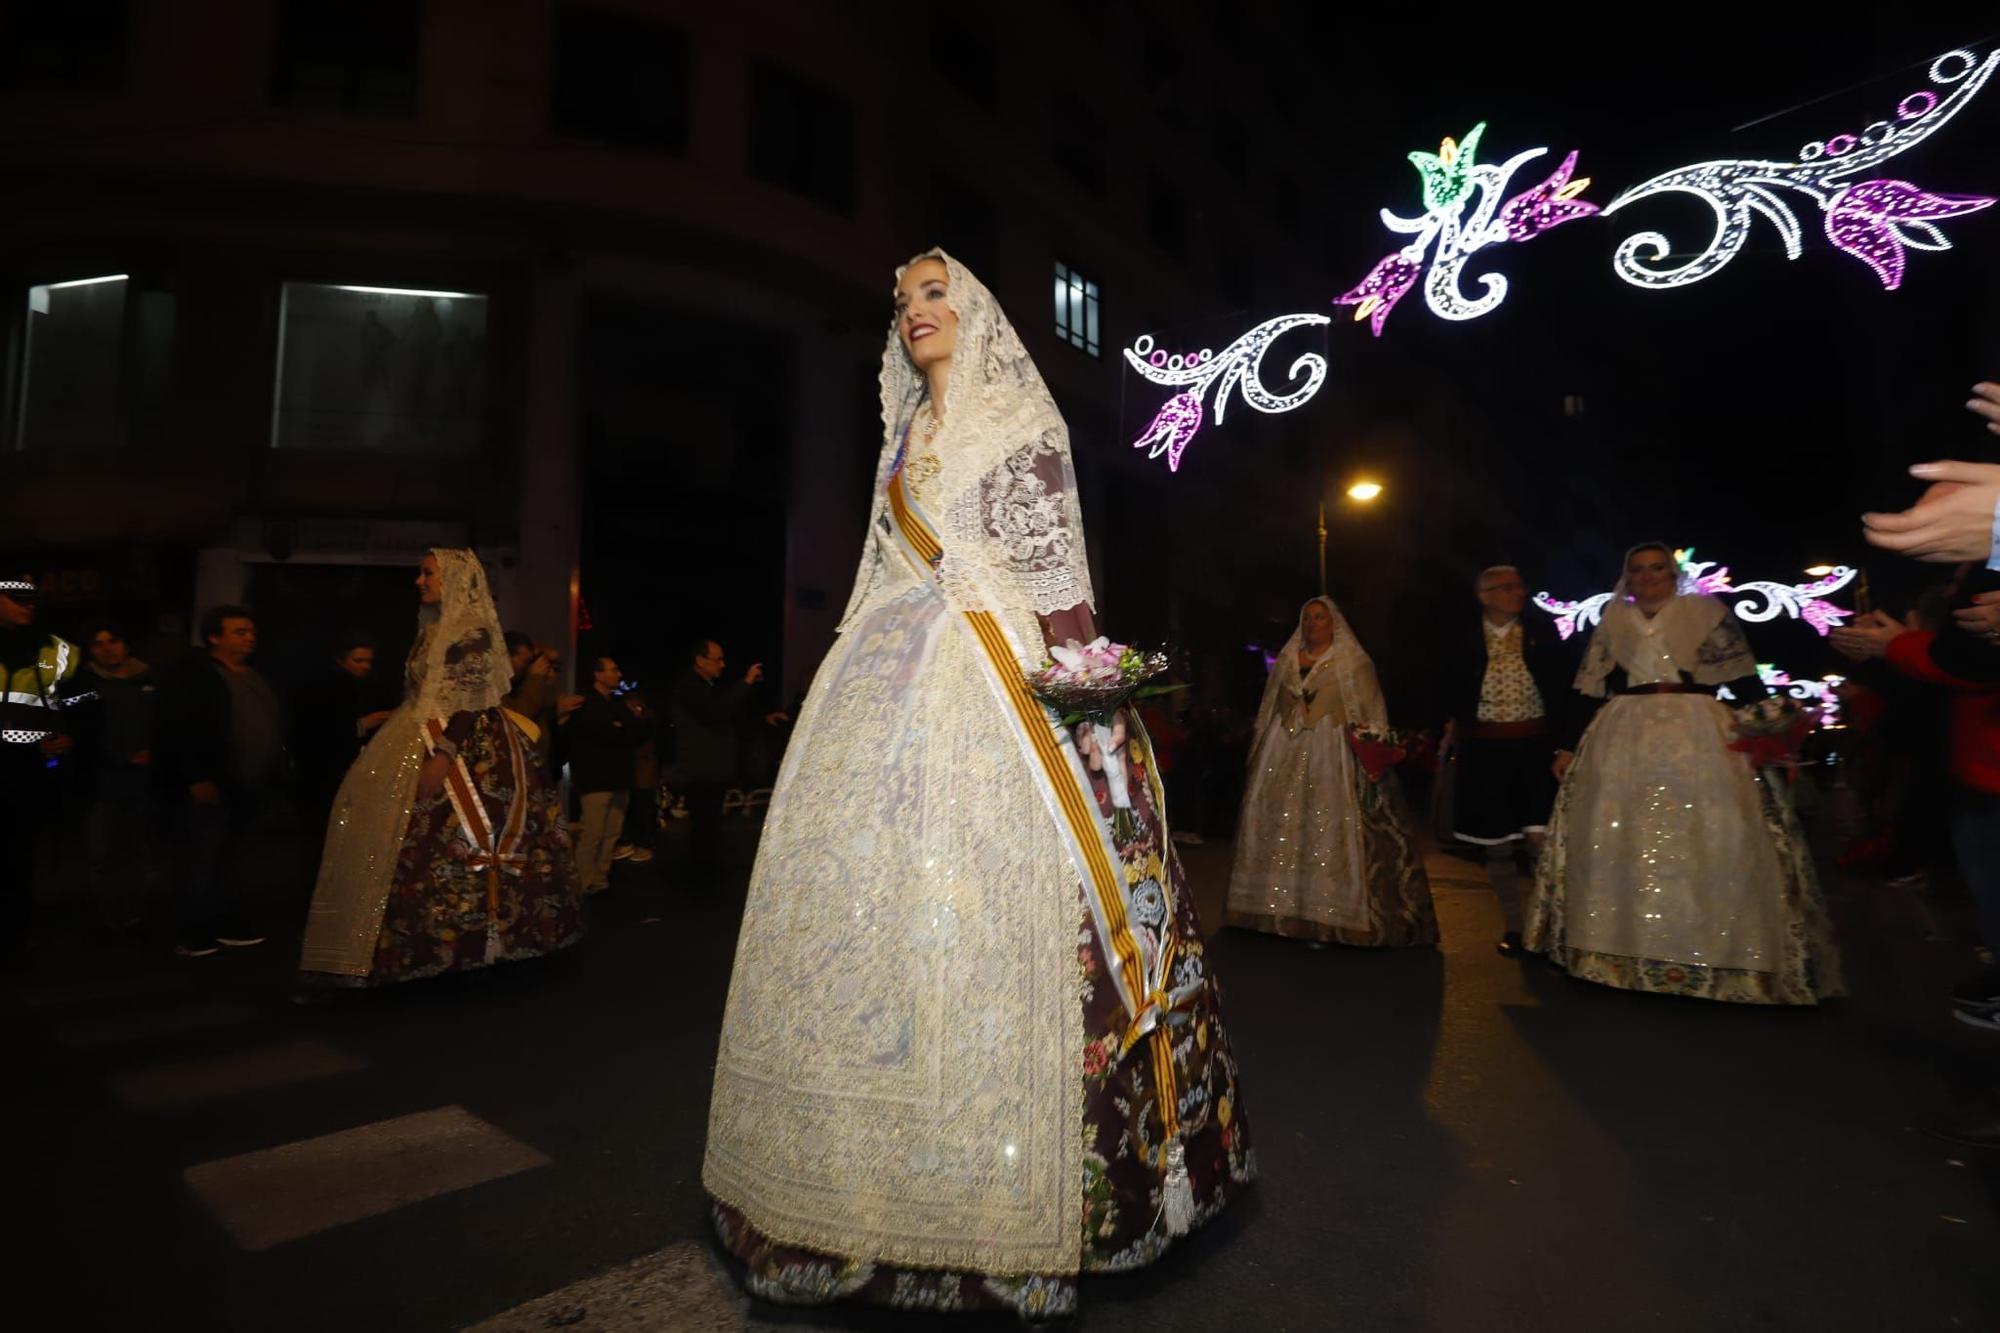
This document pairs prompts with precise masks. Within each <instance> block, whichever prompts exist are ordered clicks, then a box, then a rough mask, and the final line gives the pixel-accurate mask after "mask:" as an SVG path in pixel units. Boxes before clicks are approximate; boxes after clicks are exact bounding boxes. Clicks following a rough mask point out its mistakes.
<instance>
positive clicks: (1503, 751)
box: [1442, 565, 1570, 957]
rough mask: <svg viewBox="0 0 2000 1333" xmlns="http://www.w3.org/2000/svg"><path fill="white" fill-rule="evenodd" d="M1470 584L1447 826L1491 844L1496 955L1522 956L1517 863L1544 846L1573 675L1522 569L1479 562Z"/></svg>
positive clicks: (1453, 712) (1459, 658)
mask: <svg viewBox="0 0 2000 1333" xmlns="http://www.w3.org/2000/svg"><path fill="white" fill-rule="evenodd" d="M1473 591H1474V592H1475V593H1476V594H1477V595H1478V598H1479V605H1480V611H1481V614H1480V618H1479V632H1478V635H1477V637H1474V636H1473V635H1472V634H1471V633H1467V634H1466V635H1465V636H1464V639H1465V643H1464V647H1463V648H1462V649H1461V650H1460V651H1459V652H1458V653H1457V655H1456V657H1455V659H1454V673H1455V674H1454V676H1453V681H1452V687H1451V696H1450V698H1449V699H1448V700H1447V716H1448V717H1449V719H1450V720H1449V721H1448V722H1447V724H1446V726H1445V739H1444V745H1443V747H1442V748H1443V751H1444V758H1445V761H1446V764H1447V768H1446V771H1445V774H1444V775H1443V777H1444V778H1445V779H1446V780H1449V781H1451V782H1452V789H1451V799H1452V806H1451V808H1452V815H1453V818H1452V826H1451V829H1450V832H1451V833H1452V835H1453V836H1454V837H1456V838H1458V839H1459V840H1460V841H1461V842H1465V843H1470V844H1472V845H1473V846H1476V847H1480V848H1483V849H1484V850H1485V854H1486V869H1487V873H1488V875H1489V876H1490V877H1491V878H1492V881H1493V893H1494V896H1495V897H1497V898H1498V899H1499V900H1500V916H1501V920H1502V922H1503V929H1504V932H1505V933H1504V934H1502V935H1501V937H1500V952H1501V953H1503V954H1506V955H1507V956H1509V957H1516V956H1519V955H1520V954H1521V953H1522V946H1521V924H1522V910H1521V876H1522V873H1523V871H1524V870H1525V869H1526V867H1525V866H1523V865H1522V864H1521V861H1522V860H1523V859H1527V860H1532V858H1533V855H1534V853H1535V852H1536V851H1538V850H1539V849H1540V847H1541V841H1542V835H1543V833H1544V832H1545V831H1546V829H1547V827H1548V820H1549V811H1550V809H1551V808H1552V807H1553V806H1554V804H1555V794H1556V782H1555V775H1554V774H1553V773H1552V772H1551V771H1550V765H1551V764H1552V763H1553V762H1554V759H1555V750H1556V744H1557V739H1558V738H1557V735H1556V725H1555V723H1556V719H1557V717H1558V716H1559V714H1560V710H1561V709H1562V707H1563V704H1564V702H1565V700H1566V699H1567V697H1568V695H1569V692H1570V673H1569V671H1568V670H1567V666H1566V663H1565V660H1564V654H1563V652H1562V648H1561V645H1560V642H1559V640H1558V638H1557V635H1556V632H1555V627H1554V626H1552V625H1549V624H1546V623H1543V622H1537V621H1531V620H1529V619H1527V618H1526V617H1525V615H1524V613H1525V612H1526V610H1527V607H1528V587H1527V584H1526V583H1524V582H1523V581H1522V579H1521V571H1520V570H1518V569H1516V568H1514V566H1512V565H1494V566H1492V567H1491V568H1488V569H1483V570H1481V571H1480V573H1479V577H1478V579H1477V580H1476V581H1475V582H1474V584H1473ZM1467 628H1468V630H1470V626H1468V627H1467Z"/></svg>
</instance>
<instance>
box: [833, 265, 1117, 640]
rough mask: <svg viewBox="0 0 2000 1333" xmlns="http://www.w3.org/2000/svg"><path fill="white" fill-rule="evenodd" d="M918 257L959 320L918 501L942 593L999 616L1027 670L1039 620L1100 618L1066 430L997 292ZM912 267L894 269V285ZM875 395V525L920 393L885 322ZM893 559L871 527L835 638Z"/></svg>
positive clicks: (923, 386) (877, 588) (961, 606)
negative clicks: (933, 458) (934, 272)
mask: <svg viewBox="0 0 2000 1333" xmlns="http://www.w3.org/2000/svg"><path fill="white" fill-rule="evenodd" d="M922 259H941V260H943V261H944V265H945V269H946V271H947V274H948V277H947V284H946V286H947V291H946V296H945V300H946V303H947V304H948V305H949V306H950V307H951V309H952V311H953V313H955V314H956V315H957V316H958V342H957V349H956V351H955V352H954V353H953V356H952V373H951V379H950V383H949V386H948V387H947V389H946V391H945V408H944V413H943V416H944V424H943V428H942V429H941V430H940V431H939V432H938V435H937V438H936V440H934V441H933V442H932V447H933V448H934V449H935V451H936V454H937V459H938V464H939V468H938V475H937V477H936V478H935V479H934V480H932V481H929V482H927V483H926V484H925V485H924V486H923V488H922V494H921V500H922V504H923V507H924V509H925V510H926V512H927V513H928V514H929V515H930V517H931V519H932V521H933V522H935V523H937V524H938V525H939V527H940V528H941V529H942V530H941V531H940V532H939V533H938V534H937V535H938V537H939V538H940V539H941V542H942V544H943V546H944V559H943V562H942V563H941V565H940V566H939V569H938V580H939V584H940V586H941V587H942V589H943V591H944V595H945V598H946V600H947V601H948V602H949V603H950V604H951V606H952V608H953V609H954V610H958V611H975V610H983V611H990V612H992V613H993V614H994V615H995V616H997V617H998V618H999V619H1000V621H1001V622H1002V623H1003V624H1005V625H1006V626H1007V627H1008V629H1009V630H1011V631H1013V633H1014V635H1015V637H1016V638H1017V639H1018V640H1019V644H1018V646H1019V648H1020V649H1021V650H1022V651H1023V652H1024V653H1025V654H1031V655H1032V656H1033V657H1034V658H1035V662H1031V663H1029V665H1035V664H1038V663H1039V659H1040V655H1041V651H1042V638H1041V633H1040V630H1039V627H1038V623H1037V621H1036V617H1038V616H1046V615H1050V614H1052V613H1054V612H1057V611H1064V610H1068V609H1069V608H1071V607H1074V606H1077V605H1079V604H1081V605H1084V606H1088V607H1090V608H1091V610H1092V611H1095V610H1096V597H1095V595H1094V594H1093V592H1092V591H1091V585H1090V567H1089V563H1088V560H1087V559H1086V556H1085V552H1084V542H1083V511H1082V509H1081V508H1080V506H1079V505H1078V502H1077V490H1076V471H1075V468H1074V467H1073V465H1072V463H1071V460H1070V450H1069V429H1068V427H1066V426H1065V425H1064V424H1063V419H1062V414H1061V413H1060V412H1058V411H1057V410H1056V405H1055V400H1054V399H1053V398H1051V397H1050V396H1049V391H1048V386H1047V385H1046V384H1044V383H1043V382H1042V377H1041V373H1040V372H1039V371H1037V370H1036V369H1035V363H1034V361H1033V360H1032V359H1031V358H1030V357H1029V356H1028V350H1027V348H1026V347H1024V346H1023V345H1022V343H1021V338H1020V335H1019V334H1017V333H1016V332H1015V331H1014V326H1013V325H1012V324H1010V323H1008V321H1007V317H1006V315H1005V314H1003V313H1002V312H1001V310H1000V305H999V303H998V302H997V301H995V300H994V299H993V293H991V292H990V291H988V290H987V289H986V287H985V285H984V284H983V283H981V282H980V281H979V279H977V278H975V277H973V276H972V274H971V273H970V272H968V271H967V270H966V268H965V267H964V265H962V264H960V263H959V262H958V261H957V260H955V259H953V258H952V257H951V256H950V255H948V254H946V253H945V252H944V251H942V250H929V251H926V252H925V253H924V254H922V255H919V256H917V259H913V260H911V261H910V262H911V263H916V262H918V260H922ZM908 267H909V265H907V264H906V265H904V266H903V268H900V269H898V270H897V271H896V276H897V278H898V280H900V279H901V277H902V275H903V273H904V272H905V271H906V270H907V269H908ZM881 389H882V453H881V457H880V460H879V462H878V464H877V466H876V470H875V496H874V507H873V509H872V510H871V513H873V514H874V515H876V516H877V518H878V520H879V517H880V515H881V514H882V513H883V511H884V509H885V506H886V498H885V496H886V487H887V486H888V482H889V475H890V473H891V471H892V470H893V468H894V465H895V459H896V454H897V451H898V449H899V448H900V447H901V445H902V442H903V437H904V434H905V432H906V430H907V429H908V427H909V423H910V420H911V418H912V417H913V416H914V415H915V413H916V411H917V408H918V406H919V405H920V404H921V403H922V402H923V399H924V396H925V393H926V392H927V382H926V380H925V378H924V376H923V375H922V374H921V373H920V372H919V371H918V370H917V368H916V366H915V365H913V364H912V363H911V361H910V358H909V356H908V355H907V354H906V353H905V352H904V350H903V345H902V341H901V339H899V338H898V337H897V334H896V326H895V322H894V321H893V320H892V321H891V322H890V326H889V337H888V343H887V346H886V347H885V348H884V349H883V352H882V376H881ZM890 560H900V557H899V556H897V555H896V554H895V553H894V552H893V551H891V550H889V549H888V548H887V547H886V546H885V545H884V538H883V535H882V532H881V528H880V524H879V521H878V522H876V523H871V524H870V526H869V534H868V544H867V547H866V549H865V550H864V551H863V552H862V557H861V568H860V571H859V573H858V574H857V575H856V576H855V580H854V593H853V595H852V596H851V597H850V598H849V599H848V604H847V611H846V613H845V614H844V615H842V617H841V621H840V628H841V629H842V630H845V629H847V628H848V627H850V626H851V625H853V624H854V622H855V621H857V620H858V619H859V618H860V617H861V616H862V615H863V614H864V613H865V612H866V610H867V609H868V608H869V605H870V601H871V598H872V597H873V596H875V595H876V594H878V593H886V592H889V591H890V590H891V589H892V586H893V584H894V582H895V580H892V579H889V578H885V577H884V565H885V562H887V561H890Z"/></svg>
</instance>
